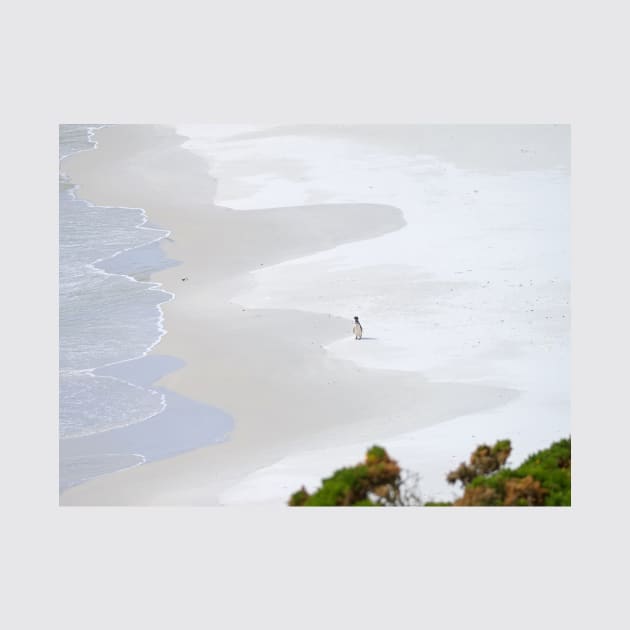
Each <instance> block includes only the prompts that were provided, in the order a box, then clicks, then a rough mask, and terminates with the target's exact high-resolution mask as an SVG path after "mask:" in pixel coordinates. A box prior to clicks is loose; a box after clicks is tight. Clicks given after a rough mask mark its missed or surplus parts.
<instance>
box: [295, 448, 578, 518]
mask: <svg viewBox="0 0 630 630" xmlns="http://www.w3.org/2000/svg"><path fill="white" fill-rule="evenodd" d="M511 451H512V445H511V443H510V441H509V440H500V441H498V442H497V443H496V444H495V445H494V446H492V447H490V446H488V445H486V444H482V445H481V446H478V447H477V448H476V449H475V451H474V452H473V453H472V455H471V456H470V461H469V463H468V464H465V463H463V462H462V463H461V464H460V465H459V467H458V468H457V469H456V470H454V471H451V472H450V473H448V475H447V480H448V482H449V483H456V482H459V483H461V485H462V487H463V490H464V494H463V495H462V496H461V497H460V498H458V499H456V500H455V501H454V502H453V503H448V502H439V501H430V502H426V503H425V504H424V505H425V506H426V507H450V506H506V505H511V506H534V505H538V506H542V505H545V506H560V505H571V439H570V438H567V439H564V440H560V441H558V442H555V443H553V444H552V445H551V446H550V447H549V448H546V449H543V450H541V451H538V452H537V453H534V454H533V455H530V456H529V457H528V458H527V459H526V460H525V461H524V462H523V463H522V464H521V465H520V466H518V468H516V469H514V470H512V469H510V468H505V467H504V466H505V463H506V461H507V459H508V457H509V455H510V453H511ZM412 478H413V476H409V475H407V476H406V477H403V475H402V471H401V469H400V467H399V466H398V463H397V462H396V461H394V460H393V459H391V458H390V457H389V455H388V454H387V452H386V451H385V449H384V448H382V447H380V446H373V447H372V448H370V449H369V450H368V451H367V453H366V455H365V461H364V462H361V463H359V464H357V465H356V466H353V467H350V468H341V469H339V470H337V471H336V472H335V473H334V474H333V475H332V476H330V477H328V478H326V479H324V480H323V481H322V485H321V487H320V488H318V489H317V490H316V491H315V492H314V493H313V494H309V493H308V491H307V490H306V488H304V487H302V488H300V490H298V491H297V492H294V493H293V494H292V495H291V498H290V499H289V505H291V506H333V505H340V506H361V507H377V506H384V505H420V504H421V503H420V501H419V499H418V498H417V495H416V492H415V488H410V487H409V480H410V479H412Z"/></svg>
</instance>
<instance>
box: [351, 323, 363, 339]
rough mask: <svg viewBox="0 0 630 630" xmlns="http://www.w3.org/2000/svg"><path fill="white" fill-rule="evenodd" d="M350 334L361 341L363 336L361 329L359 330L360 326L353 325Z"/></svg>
mask: <svg viewBox="0 0 630 630" xmlns="http://www.w3.org/2000/svg"><path fill="white" fill-rule="evenodd" d="M352 332H353V333H354V336H355V337H356V338H357V339H361V335H363V328H361V324H355V325H354V327H353V328H352Z"/></svg>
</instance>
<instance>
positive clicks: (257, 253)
mask: <svg viewBox="0 0 630 630" xmlns="http://www.w3.org/2000/svg"><path fill="white" fill-rule="evenodd" d="M97 134H98V137H99V139H100V140H99V149H98V150H94V151H93V152H92V153H89V152H82V153H81V154H80V155H79V156H77V157H76V158H74V157H73V156H70V157H69V158H67V160H68V162H69V168H68V167H67V168H68V170H69V172H70V173H71V176H72V180H73V182H74V183H76V184H77V185H79V186H80V188H81V190H82V194H83V195H84V196H85V197H86V198H87V200H89V201H90V202H91V203H94V204H107V205H112V206H118V207H121V206H125V207H141V208H143V209H144V210H145V212H146V214H147V217H148V218H149V220H150V221H151V222H152V223H157V224H158V225H166V226H168V230H169V231H170V234H171V239H170V240H169V241H165V242H164V243H165V249H166V254H167V256H168V257H169V258H174V259H177V260H180V261H182V262H181V264H180V265H179V266H177V267H176V268H174V269H164V270H162V271H160V272H158V273H157V274H155V280H156V281H159V282H160V283H161V285H162V286H163V287H165V290H167V291H170V292H173V293H175V294H176V298H177V299H174V300H171V301H169V302H166V303H165V305H164V318H165V320H166V334H165V335H164V336H163V337H162V339H161V341H160V343H159V344H158V345H157V346H155V347H154V349H153V352H152V353H151V354H152V355H154V356H160V355H170V356H174V357H178V358H181V359H182V360H183V361H185V363H186V365H185V366H184V367H183V368H181V369H180V370H178V371H176V372H174V373H172V374H169V375H167V376H166V377H164V378H163V379H161V380H160V381H158V384H159V385H160V386H164V387H167V388H169V389H171V390H172V391H175V392H177V393H178V394H181V395H183V396H186V397H188V398H190V399H192V400H194V401H199V402H203V403H206V404H209V405H212V406H213V407H218V408H220V409H223V410H224V411H225V412H226V413H228V414H229V415H230V416H232V417H233V418H234V421H235V428H234V431H233V432H232V434H231V435H230V436H229V438H228V441H227V442H224V443H222V444H218V445H214V446H209V447H204V448H200V449H196V450H194V451H190V452H187V453H183V454H181V455H177V456H175V457H173V458H169V459H167V460H162V461H158V462H152V463H149V464H144V465H142V466H138V467H136V468H133V469H126V470H124V471H121V472H119V473H113V474H110V475H107V476H105V477H100V478H98V479H94V480H92V481H88V482H86V483H84V484H81V485H80V486H77V487H74V488H72V489H69V490H68V491H66V492H65V493H64V494H63V495H62V497H61V499H60V503H61V504H62V505H64V504H65V505H70V504H92V505H122V504H133V505H142V504H161V505H168V504H171V505H174V504H188V505H190V504H193V505H197V504H200V505H212V504H217V502H218V497H219V495H220V492H222V491H223V490H225V488H227V487H229V486H230V485H233V484H234V483H236V482H238V481H239V480H240V479H243V478H244V477H245V476H246V475H247V474H250V473H252V472H254V471H256V470H258V469H260V468H261V467H263V466H265V465H270V464H272V463H274V462H276V461H278V460H280V459H282V457H284V456H287V455H289V454H291V452H294V451H295V450H299V449H300V448H303V447H308V448H312V447H317V446H321V447H325V446H326V445H327V444H330V443H331V439H332V438H334V441H333V443H334V444H335V445H339V444H343V443H350V442H356V440H357V438H359V439H360V438H361V436H362V434H364V435H365V436H368V435H375V434H382V435H387V434H389V435H395V434H400V433H403V432H405V431H406V430H412V429H416V428H418V427H421V426H430V425H433V424H436V423H438V422H442V421H444V420H447V419H449V418H454V417H459V416H462V415H465V414H469V413H474V412H475V411H480V410H487V409H490V408H493V407H496V406H498V405H502V404H505V403H506V402H507V401H509V400H511V399H513V398H514V397H515V396H516V392H515V391H513V390H511V389H509V388H505V387H497V386H490V385H483V384H481V385H475V384H462V383H444V382H441V383H428V382H427V381H426V380H425V379H424V378H423V377H422V376H421V375H420V374H418V373H414V372H402V371H394V370H378V369H373V368H370V369H365V368H361V367H359V366H356V365H354V364H352V363H351V362H350V361H344V360H341V359H335V358H331V357H330V356H329V355H328V353H327V352H326V351H325V349H324V347H323V346H324V344H327V343H331V342H333V341H335V340H338V339H340V338H342V337H344V336H346V335H347V330H346V328H347V321H346V320H345V319H342V318H339V317H333V316H331V315H325V314H316V313H305V312H303V311H291V310H274V309H250V308H243V307H241V306H239V305H237V304H235V303H233V302H231V300H232V298H233V297H234V296H235V295H237V294H238V293H239V292H241V291H242V290H243V289H244V288H246V287H251V286H252V283H253V279H252V278H251V272H252V271H254V270H256V269H259V268H261V267H264V266H270V265H274V264H277V263H278V262H283V261H290V260H293V259H296V258H299V257H301V256H305V255H309V254H315V253H318V252H322V251H326V250H328V249H331V248H332V247H335V246H337V245H340V244H343V243H355V242H360V241H362V240H365V239H371V238H375V237H377V236H380V235H382V234H386V233H389V232H392V231H395V230H398V229H400V228H402V227H404V225H405V221H404V220H403V218H402V214H401V213H400V211H399V210H397V209H395V208H392V207H388V206H384V205H379V204H318V205H308V206H299V207H291V208H269V209H265V210H257V211H256V212H254V213H250V212H239V211H233V210H229V209H227V208H221V207H218V206H215V205H214V204H213V203H212V200H213V198H214V194H215V190H216V184H215V183H214V182H213V181H212V180H211V178H210V177H209V175H208V174H207V167H206V164H205V162H204V161H203V160H202V159H201V158H199V157H197V156H195V155H193V154H192V153H191V152H189V151H187V150H186V149H184V148H182V147H181V144H182V143H183V142H184V141H185V140H186V139H185V138H184V137H183V136H178V135H177V134H175V133H173V132H171V131H170V130H168V129H165V128H156V127H137V126H131V127H124V126H114V127H108V128H104V129H100V130H98V131H97ZM349 226H350V227H351V228H352V229H349ZM181 277H188V278H189V281H187V282H185V283H182V282H181V280H180V278H181ZM209 331H211V334H209ZM252 399H253V400H252ZM454 401H455V402H454Z"/></svg>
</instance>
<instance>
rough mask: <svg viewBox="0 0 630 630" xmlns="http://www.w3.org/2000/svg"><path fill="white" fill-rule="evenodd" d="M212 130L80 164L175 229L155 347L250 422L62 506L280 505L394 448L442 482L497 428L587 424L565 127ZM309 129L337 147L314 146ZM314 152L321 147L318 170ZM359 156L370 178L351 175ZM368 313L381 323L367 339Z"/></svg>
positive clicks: (162, 279) (105, 135)
mask: <svg viewBox="0 0 630 630" xmlns="http://www.w3.org/2000/svg"><path fill="white" fill-rule="evenodd" d="M464 129H465V128H464ZM486 131H487V130H486ZM212 133H214V132H213V131H212V130H211V129H210V131H208V136H207V137H206V139H205V140H204V136H203V132H200V133H197V134H196V135H195V136H193V134H192V131H191V135H190V137H188V136H186V135H184V134H186V128H185V126H184V128H183V129H181V130H180V133H176V131H175V129H174V128H172V127H157V126H138V125H129V126H126V125H125V126H124V125H113V126H108V127H105V128H102V129H99V130H98V131H97V132H96V138H97V140H98V148H97V149H96V150H94V151H86V152H83V153H80V154H77V155H73V156H71V157H69V158H67V159H66V161H65V162H64V170H65V171H66V172H67V173H68V174H69V175H70V176H71V178H72V181H73V182H74V183H75V184H77V185H78V186H79V189H78V190H79V194H80V196H81V197H82V198H83V199H86V200H88V201H90V202H92V203H94V204H98V205H112V206H122V207H132V208H133V207H137V208H143V209H144V210H145V211H146V213H147V215H148V217H149V219H150V221H151V223H152V224H154V225H157V226H159V227H161V228H165V229H168V230H170V236H169V238H167V239H164V240H163V241H161V245H162V247H163V249H164V251H165V253H166V255H167V256H168V257H169V258H172V259H174V260H177V261H180V264H179V265H177V266H174V267H171V268H168V269H165V270H163V271H161V272H159V273H157V274H154V275H153V276H152V278H151V279H152V280H154V281H157V282H159V283H161V284H162V286H163V287H164V289H166V290H167V291H170V292H172V293H173V294H174V295H175V298H174V299H173V300H172V301H170V302H168V303H166V304H164V306H163V310H164V326H165V329H166V331H167V333H166V335H165V336H164V337H163V338H162V339H161V341H160V343H159V344H158V345H157V346H155V348H153V350H152V351H151V354H152V355H156V356H165V357H175V358H177V359H179V360H181V361H183V362H184V365H183V367H181V368H179V369H177V370H175V371H173V372H171V373H169V374H168V375H166V376H165V377H164V378H163V379H162V380H161V381H160V382H158V383H157V384H158V385H160V386H163V387H167V388H169V389H170V390H172V391H173V392H176V393H177V394H179V395H182V396H185V397H187V398H188V399H191V400H192V401H198V402H200V403H206V404H208V405H212V406H213V407H216V408H218V409H221V410H223V411H224V412H225V413H227V414H229V416H231V417H232V418H233V420H234V427H233V429H232V431H231V432H230V433H229V435H228V436H227V439H226V441H224V442H222V443H218V444H213V445H211V446H206V447H203V448H198V449H195V450H192V451H190V452H187V453H184V454H181V455H178V456H176V457H172V458H169V459H164V460H161V461H156V462H152V463H149V464H145V465H142V466H138V467H136V468H133V469H129V470H124V471H121V472H117V473H113V474H109V475H104V476H102V477H99V478H96V479H93V480H91V481H88V482H86V483H84V484H81V485H79V486H76V487H74V488H71V489H69V490H67V491H66V492H64V493H63V494H62V495H61V497H60V503H61V504H62V505H220V504H221V505H222V504H239V503H243V504H255V503H273V504H278V505H281V504H283V503H284V502H285V501H286V499H287V498H288V495H289V494H290V493H291V491H293V490H295V489H296V488H297V487H299V486H300V485H301V484H302V483H306V484H307V485H308V484H310V485H311V486H312V485H313V484H315V483H317V481H318V479H320V478H321V476H322V475H324V474H327V473H329V472H332V469H333V468H334V467H335V466H338V465H345V464H352V463H354V462H355V461H357V460H359V459H360V458H361V457H362V454H363V452H364V450H365V447H366V446H370V445H371V444H372V443H373V442H374V441H377V440H379V441H380V442H382V443H384V444H385V445H386V446H387V447H388V448H390V449H391V452H392V455H393V456H394V457H399V459H400V460H401V463H403V464H404V465H406V466H408V467H409V468H415V469H416V470H419V471H420V472H421V473H423V474H424V476H425V477H424V478H425V481H426V482H427V487H428V488H429V489H430V490H432V493H433V495H437V496H439V493H440V490H443V489H442V488H441V486H440V484H441V483H442V482H443V474H444V473H445V472H446V471H447V470H448V469H449V468H448V467H449V466H450V465H451V463H452V462H453V460H456V461H459V459H460V458H464V457H465V456H466V454H467V453H469V452H470V447H471V446H474V445H475V444H476V443H477V442H478V441H479V439H491V438H493V437H495V436H496V437H509V438H513V439H515V438H517V437H519V438H522V440H521V442H520V444H519V443H515V453H514V456H513V457H514V458H515V459H518V458H519V457H523V456H525V455H526V454H527V453H528V452H529V450H528V449H530V448H534V447H536V446H537V445H540V446H541V447H542V446H545V445H547V444H548V442H549V441H550V438H553V437H554V436H558V437H562V436H566V435H568V433H569V428H570V425H569V402H568V397H569V392H568V352H569V347H568V330H569V318H568V315H569V310H568V294H569V277H568V232H566V233H565V231H566V230H565V228H568V185H566V182H567V181H568V174H567V172H566V169H568V131H567V129H566V128H565V127H559V128H555V127H554V128H552V127H538V126H536V127H531V128H529V129H528V128H527V126H523V127H515V128H507V131H504V132H501V130H499V131H496V132H491V133H490V135H488V134H487V133H486V136H484V135H483V134H484V129H481V128H480V129H477V130H476V131H475V130H472V131H471V130H465V131H464V134H465V135H467V136H470V137H466V138H463V139H462V138H461V137H456V138H455V139H454V140H453V139H452V137H451V134H450V133H446V132H445V130H442V131H438V132H436V133H433V132H431V131H430V130H427V129H426V128H420V130H419V131H418V132H417V133H418V134H419V135H416V136H414V135H413V133H412V134H411V135H410V133H409V132H408V130H407V131H405V129H404V128H397V127H392V128H390V129H388V128H386V127H382V126H380V127H375V128H373V129H365V128H357V129H355V130H349V131H346V130H344V131H343V132H342V133H341V139H339V138H340V132H339V130H338V129H336V128H334V127H331V128H326V129H319V130H317V131H316V132H315V131H313V132H310V131H309V130H308V129H305V128H303V127H300V128H278V129H273V130H269V129H268V128H262V129H261V128H255V129H247V128H245V129H233V130H232V131H231V132H230V134H229V137H228V139H227V140H226V141H225V142H222V141H221V139H220V138H219V140H217V136H216V134H215V135H212ZM311 133H312V134H313V135H318V137H323V138H324V139H326V138H328V141H329V144H328V145H325V146H324V145H322V146H321V147H319V151H314V149H313V146H311V145H309V134H311ZM344 134H345V136H344ZM348 135H349V136H354V137H355V141H356V142H357V143H358V144H357V146H358V147H359V148H358V149H356V155H355V154H353V153H351V152H350V150H349V149H347V148H345V145H344V146H341V145H343V143H344V142H346V141H347V136H348ZM455 135H456V134H455ZM211 137H212V139H209V138H211ZM484 137H486V138H492V140H491V141H490V142H488V143H487V145H486V146H484V149H483V151H473V150H472V149H471V147H475V146H477V147H478V146H479V142H480V138H484ZM195 138H196V140H195ZM449 138H450V140H449ZM330 143H332V144H330ZM335 143H337V144H335ZM418 143H421V144H422V145H423V146H424V147H425V150H426V156H424V154H423V155H422V156H420V157H418V155H417V148H416V145H417V144H418ZM252 147H253V148H252ZM300 147H305V149H304V150H305V151H306V152H307V153H308V155H317V156H319V157H317V159H316V160H314V161H312V162H311V163H308V164H307V162H306V158H305V157H304V156H302V159H300V154H299V150H301V149H300ZM331 147H333V149H334V148H335V147H338V148H339V151H338V152H336V151H335V150H330V149H331ZM378 147H380V148H378ZM458 147H468V151H462V150H460V149H459V148H458ZM506 147H508V149H507V153H509V159H508V158H506V157H505V153H506ZM377 148H378V149H377ZM254 149H255V151H254V154H255V155H257V156H258V158H257V159H258V161H256V159H254V158H253V157H251V155H250V152H252V151H253V150H254ZM359 149H361V150H359ZM204 152H205V154H207V155H208V156H213V157H204ZM266 152H267V153H266ZM283 154H285V155H287V156H288V157H286V158H285V159H284V160H281V159H279V158H278V157H277V156H281V155H283ZM392 155H393V156H394V157H391V156H392ZM430 155H437V156H440V157H439V159H431V158H429V157H427V156H430ZM291 156H296V157H295V159H291ZM479 156H483V158H484V159H481V158H480V157H479ZM213 160H214V161H213ZM353 160H354V162H353ZM392 160H393V161H394V162H393V163H392ZM348 161H349V162H351V163H354V164H355V168H354V172H355V174H356V181H354V182H353V181H352V178H348V177H345V176H340V175H339V173H340V172H341V171H340V169H341V167H339V168H337V167H336V166H337V163H339V164H341V163H342V162H346V163H347V162H348ZM323 164H327V165H328V166H327V167H326V169H323V167H322V165H323ZM363 164H365V165H367V167H366V168H363V166H362V165H363ZM299 165H302V168H300V166H299ZM368 167H369V168H368ZM257 168H258V169H259V170H257ZM318 169H319V170H318ZM392 172H396V173H402V174H403V175H404V176H405V177H406V178H407V179H405V178H403V177H402V176H401V178H400V179H398V178H395V179H393V180H388V179H387V178H386V175H387V173H392ZM541 172H543V173H550V175H549V176H547V175H545V176H542V175H540V173H541ZM211 173H212V177H211ZM273 173H275V175H272V174H273ZM462 173H466V175H462ZM425 176H426V180H424V179H423V177H425ZM439 178H446V180H447V181H448V182H449V186H448V190H449V193H448V194H450V195H452V198H450V199H447V205H448V203H452V204H453V205H457V204H462V203H463V204H468V205H467V206H466V207H468V208H469V209H470V212H469V213H468V214H466V215H464V218H463V219H462V220H461V223H460V224H459V225H457V226H455V227H454V226H453V224H452V217H451V216H449V215H447V214H439V213H438V211H437V210H439V209H440V208H441V207H442V206H440V205H439V204H444V195H445V194H446V193H445V191H444V189H443V187H442V184H439V185H438V183H439V182H442V181H443V180H442V179H439ZM418 181H420V182H422V183H423V191H424V192H423V195H424V196H423V197H422V198H419V197H418V192H417V182H418ZM425 181H426V185H424V182H425ZM357 182H361V183H360V186H361V187H362V188H361V190H362V193H361V194H360V195H358V194H357V192H356V190H357V186H359V184H357ZM532 182H534V184H535V185H533V184H532ZM353 186H354V187H353ZM565 188H566V190H565ZM532 190H533V191H534V192H529V191H532ZM331 191H336V192H335V194H333V192H331ZM523 191H527V192H523ZM537 191H538V192H537ZM541 191H542V192H541ZM521 193H522V194H521ZM537 194H539V196H538V197H537V196H536V195H537ZM510 195H511V197H510ZM519 195H520V196H519ZM436 204H437V205H436ZM484 204H485V205H484ZM519 204H521V205H519ZM477 207H483V208H484V210H487V211H486V212H485V213H484V214H483V215H482V214H475V212H474V211H475V209H476V208H477ZM512 207H513V208H515V210H514V211H513V212H510V208H512ZM530 209H531V212H532V214H527V212H529V210H530ZM514 217H516V219H515V218H514ZM532 217H533V218H532ZM550 217H551V219H550ZM554 217H555V218H554ZM565 219H566V225H565ZM524 225H525V226H526V227H522V226H524ZM549 225H551V226H552V228H551V229H547V228H549ZM519 226H521V227H520V228H519ZM519 229H520V230H521V231H520V232H519ZM546 230H547V231H546ZM521 233H524V234H526V237H525V241H524V243H525V244H524V246H521V245H519V244H520V243H521V241H522V240H523V239H522V237H521V236H520V234H521ZM488 234H490V235H491V238H490V240H489V241H488V245H486V242H485V241H484V240H483V239H484V238H488V236H487V235H488ZM532 235H533V236H532ZM530 238H531V239H532V240H531V241H530V240H527V239H530ZM558 238H559V239H560V240H558ZM519 239H520V240H519ZM565 239H566V243H565ZM530 243H535V244H536V247H537V248H538V249H537V250H534V251H529V250H527V247H529V245H530ZM523 247H524V248H525V249H523ZM523 251H529V254H528V255H527V256H525V257H524V256H521V253H522V252H523ZM471 252H472V254H471ZM519 256H521V257H520V258H519ZM565 259H566V260H565ZM471 260H473V261H474V264H472V263H471ZM530 263H531V264H530ZM182 278H187V280H186V281H185V282H184V281H182ZM497 287H499V288H498V289H497ZM489 296H494V297H489ZM355 314H359V315H361V316H362V319H364V320H365V321H367V322H369V323H368V324H367V326H366V331H367V332H366V339H364V340H362V341H361V342H360V343H355V342H354V340H352V339H351V338H350V337H351V336H350V330H351V320H352V316H353V315H355ZM438 328H439V330H438ZM532 414H533V415H532ZM510 423H511V424H510ZM423 432H424V433H423ZM300 480H301V481H300Z"/></svg>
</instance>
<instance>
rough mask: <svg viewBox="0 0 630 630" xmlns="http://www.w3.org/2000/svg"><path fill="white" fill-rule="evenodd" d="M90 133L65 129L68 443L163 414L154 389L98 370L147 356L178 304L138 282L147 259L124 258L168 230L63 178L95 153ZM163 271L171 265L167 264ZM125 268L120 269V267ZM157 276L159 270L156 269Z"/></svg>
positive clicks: (62, 343) (62, 274)
mask: <svg viewBox="0 0 630 630" xmlns="http://www.w3.org/2000/svg"><path fill="white" fill-rule="evenodd" d="M95 128H96V127H95V126H91V125H61V126H60V127H59V154H60V160H61V161H60V176H59V302H60V309H59V369H60V377H59V389H60V392H59V393H60V409H59V412H60V413H59V416H60V418H59V433H60V437H61V438H62V439H64V438H71V437H79V436H86V435H91V434H94V433H98V432H101V431H107V430H110V429H112V428H115V427H121V426H126V425H129V424H132V423H134V422H140V421H142V420H145V419H147V418H149V417H151V416H153V415H155V414H157V413H159V412H160V411H161V410H162V409H163V408H164V404H165V402H164V395H163V394H161V393H160V392H158V391H157V390H155V389H152V388H150V387H145V386H139V385H136V384H134V383H129V382H126V381H124V380H123V379H119V378H116V377H111V376H108V377H105V376H97V375H95V374H94V370H95V369H97V368H102V367H104V366H108V365H112V364H116V363H120V362H122V361H128V360H130V359H133V358H136V357H141V356H144V355H145V354H146V353H147V351H148V350H149V349H150V348H151V347H153V346H154V345H155V344H156V343H157V342H158V341H159V339H160V338H161V336H162V334H163V332H164V331H163V328H162V312H161V309H160V304H162V303H164V302H167V301H168V300H170V299H172V297H173V296H172V294H171V293H168V292H167V291H164V290H163V289H161V288H160V287H159V285H158V284H157V283H153V282H146V281H142V280H138V279H137V278H136V277H134V276H135V275H136V274H138V275H139V274H143V273H146V271H147V268H146V267H147V265H146V262H144V263H143V261H142V257H138V256H135V257H134V256H129V255H127V256H125V264H124V265H122V266H124V272H123V271H122V270H121V269H115V270H112V267H115V266H116V262H117V259H120V258H121V257H123V256H124V255H125V254H126V253H128V252H132V251H134V250H138V249H143V248H146V247H152V246H153V247H155V245H156V243H157V242H158V241H159V240H160V239H162V238H165V237H166V236H168V232H167V231H166V230H160V229H156V228H154V227H147V226H146V225H145V224H146V216H145V214H144V211H143V210H141V209H133V208H107V207H100V206H93V205H92V204H89V203H87V202H86V201H83V200H81V199H80V198H79V197H78V195H77V189H76V187H75V186H74V185H73V184H72V182H71V181H69V180H68V178H67V177H66V176H65V175H64V174H63V158H65V157H67V156H69V155H72V154H73V153H76V152H78V151H86V150H93V149H94V147H95V142H94V141H93V140H92V130H93V129H95ZM162 264H163V265H164V264H165V262H164V261H162ZM119 266H120V265H119ZM151 270H152V271H155V270H156V266H155V264H152V265H151Z"/></svg>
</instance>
